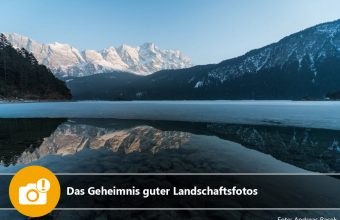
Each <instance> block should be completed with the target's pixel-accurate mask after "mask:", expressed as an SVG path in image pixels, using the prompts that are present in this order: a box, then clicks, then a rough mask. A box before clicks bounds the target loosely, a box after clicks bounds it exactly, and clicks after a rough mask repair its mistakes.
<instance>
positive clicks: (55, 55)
mask: <svg viewBox="0 0 340 220" xmlns="http://www.w3.org/2000/svg"><path fill="white" fill-rule="evenodd" d="M5 35H6V37H7V38H8V41H9V42H10V43H11V44H12V45H13V46H14V47H18V48H25V49H26V50H28V51H30V52H32V53H33V55H34V56H35V57H36V58H37V60H38V62H39V63H41V64H44V65H45V66H47V67H49V68H50V69H51V70H52V72H53V73H54V74H55V75H56V76H59V77H79V76H87V75H92V74H96V73H103V72H111V71H116V70H119V71H126V72H132V73H135V74H138V75H148V74H151V73H153V72H156V71H158V70H163V69H179V68H186V67H190V66H191V60H190V58H189V57H187V56H185V55H183V54H182V53H181V52H180V51H178V50H161V49H159V48H158V47H157V46H155V45H154V44H153V43H145V44H143V45H141V46H138V47H131V46H128V45H125V44H124V45H122V46H120V47H116V48H115V47H109V48H106V49H103V50H101V51H95V50H84V51H80V50H78V49H77V48H74V47H72V46H71V45H68V44H61V43H52V44H41V43H39V42H36V41H34V40H32V39H30V38H28V37H26V36H22V35H19V34H16V33H11V34H5Z"/></svg>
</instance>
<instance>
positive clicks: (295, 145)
mask: <svg viewBox="0 0 340 220" xmlns="http://www.w3.org/2000/svg"><path fill="white" fill-rule="evenodd" d="M339 107H340V102H293V101H159V102H157V101H148V102H139V101H138V102H137V101H136V102H102V101H100V102H56V103H10V104H0V118H1V119H0V158H1V166H0V173H14V172H16V171H18V170H19V169H21V168H23V167H25V166H28V165H42V166H45V167H47V168H49V169H51V170H52V171H54V172H56V173H282V174H285V173H286V174H291V173H314V172H321V173H334V172H339V171H340V146H339V140H340V131H339V130H340V110H339V109H340V108H339ZM61 178H64V177H61ZM98 178H99V177H98ZM239 178H241V177H233V178H232V179H231V180H229V179H228V181H231V182H230V184H234V183H238V182H240V181H241V179H239ZM247 178H248V180H249V181H250V180H251V184H256V183H258V184H260V183H261V184H264V183H266V184H270V185H271V189H263V190H264V191H265V190H267V191H268V192H270V193H268V194H267V196H269V197H266V198H265V200H264V201H269V200H270V201H272V204H271V205H272V206H273V207H284V206H285V204H287V203H288V204H292V205H293V204H295V206H297V207H303V206H307V205H308V206H310V207H317V206H323V207H334V206H336V207H339V206H340V204H338V201H339V200H338V196H337V195H339V193H340V192H339V191H338V189H340V187H338V186H340V181H339V180H338V178H333V177H329V176H321V177H320V178H319V177H318V178H317V179H313V181H311V180H309V182H311V183H313V182H315V183H314V184H308V185H306V184H305V182H303V181H292V180H291V179H290V180H291V181H284V182H282V181H277V180H274V179H273V180H271V179H270V178H266V179H261V178H252V177H247ZM0 181H2V182H7V181H9V179H2V180H0ZM62 181H63V182H67V181H71V182H72V181H74V180H70V179H68V180H66V179H62ZM89 181H90V182H91V183H93V184H94V183H95V182H96V181H97V180H96V179H93V180H89ZM139 181H142V178H141V179H139ZM157 181H158V180H157ZM167 181H168V182H169V183H170V182H171V180H170V179H168V180H167ZM177 181H178V180H177ZM134 182H138V180H136V181H134ZM161 182H164V180H162V181H161ZM288 183H289V184H288ZM320 186H322V187H321V188H323V190H321V188H320ZM285 187H287V189H289V190H287V191H285V192H284V193H283V194H280V192H276V191H277V190H276V189H283V188H285ZM6 190H7V189H4V188H3V189H1V190H0V191H1V192H0V195H6V194H7V191H6ZM273 190H274V191H273ZM288 191H289V193H287V192H288ZM317 191H320V193H316V192H317ZM321 192H322V193H321ZM275 193H278V195H276V197H277V198H281V199H280V201H279V200H275V196H274V195H275ZM322 197H323V198H324V199H323V200H322V202H320V198H322ZM306 198H308V199H306ZM293 200H294V201H293ZM311 201H314V202H311ZM72 202H73V204H75V203H77V202H74V201H72ZM111 202H112V201H111ZM188 202H189V201H188ZM213 202H214V201H211V204H213ZM0 203H1V204H2V207H10V206H11V205H10V204H9V202H8V201H7V200H6V197H0ZM67 204H68V203H67V201H66V200H61V202H60V204H59V205H58V207H63V206H64V207H67ZM80 204H81V205H84V206H85V205H88V206H90V207H93V206H96V205H98V204H102V205H106V204H108V203H107V202H102V203H101V202H100V201H96V202H95V201H91V202H90V203H89V204H82V203H81V202H80ZM256 204H259V203H256ZM263 204H265V203H263ZM228 205H230V206H232V207H246V206H247V205H251V203H249V204H248V203H247V202H245V201H243V200H240V201H238V200H237V201H231V204H229V203H228ZM337 205H339V206H337ZM183 206H185V207H187V206H191V205H190V204H189V203H188V204H183ZM226 206H227V205H226ZM297 214H298V215H299V216H315V214H317V215H325V216H332V215H336V214H339V213H338V212H337V211H309V212H307V211H306V212H305V211H292V210H290V211H231V212H226V211H214V212H212V211H163V212H157V211H133V212H113V211H96V212H76V211H54V212H53V213H52V214H51V215H50V216H49V217H46V219H65V218H70V217H72V219H74V220H76V219H95V218H99V219H111V218H132V219H134V218H136V219H138V218H151V217H153V218H155V219H157V218H165V219H174V218H176V219H193V218H195V219H206V218H214V219H224V218H225V216H226V215H228V216H232V217H230V218H231V219H264V218H271V217H273V216H277V215H284V216H295V215H297ZM0 217H1V219H25V218H24V217H22V216H20V215H19V214H18V213H16V212H13V211H0Z"/></svg>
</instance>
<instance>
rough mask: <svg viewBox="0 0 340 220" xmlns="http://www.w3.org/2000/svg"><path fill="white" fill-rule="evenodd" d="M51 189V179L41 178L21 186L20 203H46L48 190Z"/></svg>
mask: <svg viewBox="0 0 340 220" xmlns="http://www.w3.org/2000/svg"><path fill="white" fill-rule="evenodd" d="M49 189H50V181H48V180H47V179H39V180H38V182H36V183H28V184H27V185H26V186H22V187H20V188H19V204H21V205H45V204H47V192H48V190H49Z"/></svg>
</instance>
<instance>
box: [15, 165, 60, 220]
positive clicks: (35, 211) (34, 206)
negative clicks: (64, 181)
mask: <svg viewBox="0 0 340 220" xmlns="http://www.w3.org/2000/svg"><path fill="white" fill-rule="evenodd" d="M9 197H10V199H11V202H12V204H13V206H14V208H15V209H16V210H18V211H19V212H20V213H21V214H23V215H26V216H29V217H40V216H44V215H46V214H48V213H50V212H51V211H52V210H53V209H54V208H55V207H56V206H57V204H58V202H59V198H60V184H59V181H58V179H57V177H56V176H55V175H54V174H53V173H52V172H51V171H50V170H49V169H47V168H44V167H41V166H28V167H25V168H23V169H21V170H20V171H19V172H17V173H16V174H15V175H14V177H13V178H12V181H11V183H10V186H9Z"/></svg>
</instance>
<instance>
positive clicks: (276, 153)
mask: <svg viewBox="0 0 340 220" xmlns="http://www.w3.org/2000/svg"><path fill="white" fill-rule="evenodd" d="M10 120H11V121H9V120H8V119H1V120H0V129H1V130H2V131H5V132H3V133H2V135H1V138H0V156H1V158H2V163H3V164H4V165H6V166H7V165H9V164H27V163H30V162H33V161H37V160H40V159H42V158H45V157H46V156H51V155H60V156H65V155H73V154H76V153H79V152H81V151H83V150H85V149H87V150H92V154H94V152H93V150H109V151H110V152H116V153H124V154H129V153H133V152H140V153H148V154H151V155H155V154H157V153H159V152H160V151H163V150H167V151H169V150H170V151H171V150H176V149H177V151H178V150H179V149H180V148H183V146H185V147H184V148H183V149H181V150H182V151H180V152H177V153H174V152H168V154H169V155H168V156H170V154H185V152H187V151H189V150H190V151H192V152H197V153H198V154H199V153H201V154H202V155H204V154H206V152H207V151H209V150H210V151H213V150H214V151H215V152H216V149H214V147H213V145H214V144H213V143H214V142H216V141H218V140H217V139H214V142H207V143H204V144H203V142H202V141H201V142H200V141H198V139H202V137H204V136H218V137H219V138H221V139H224V140H230V141H233V142H236V143H239V144H241V145H243V146H245V147H247V148H251V149H255V150H257V151H260V152H263V153H266V154H270V155H272V156H273V157H275V158H276V159H279V160H281V161H284V162H286V163H289V164H292V165H294V166H297V167H300V168H303V169H306V170H310V171H316V172H337V171H340V147H339V141H338V140H340V132H339V131H336V130H327V129H310V128H296V127H282V126H269V125H236V124H219V123H197V122H195V123H194V122H193V123H190V122H170V121H138V120H115V119H72V120H68V121H66V120H64V119H10ZM9 126H10V128H9ZM6 132H7V133H6ZM14 134H15V135H14ZM202 135H203V136H202ZM205 139H206V138H205ZM219 141H221V140H219ZM188 142H189V143H188ZM231 145H232V143H231V142H223V144H221V147H220V148H219V149H218V152H216V155H214V157H219V154H220V153H221V152H220V151H222V152H223V151H228V147H227V146H229V147H230V146H231ZM9 146H10V147H9ZM84 154H85V153H84ZM201 157H203V156H201ZM205 159H207V161H214V160H216V158H215V159H212V158H205ZM207 161H206V163H207ZM164 163H165V162H164ZM151 172H152V170H151ZM216 172H217V171H216Z"/></svg>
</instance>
